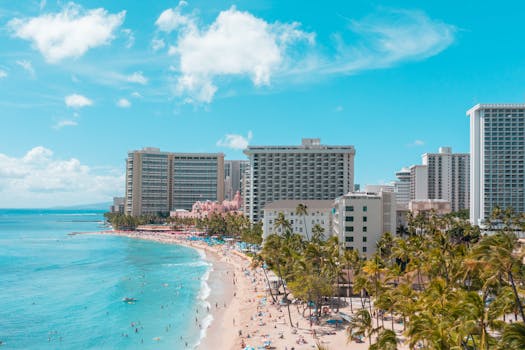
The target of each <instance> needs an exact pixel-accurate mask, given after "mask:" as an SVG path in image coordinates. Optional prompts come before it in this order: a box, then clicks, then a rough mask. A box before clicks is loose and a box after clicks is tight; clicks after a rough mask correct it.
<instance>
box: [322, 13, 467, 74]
mask: <svg viewBox="0 0 525 350" xmlns="http://www.w3.org/2000/svg"><path fill="white" fill-rule="evenodd" d="M350 29H351V30H352V31H353V32H354V33H355V34H357V35H358V37H359V41H358V42H357V43H354V44H352V45H348V44H346V43H345V42H344V41H343V39H342V38H341V36H335V37H334V38H335V40H336V43H337V46H338V52H337V57H338V58H337V59H335V60H331V61H330V62H329V63H327V64H325V65H324V67H323V66H320V67H318V68H319V69H320V70H321V71H323V72H325V73H355V72H359V71H363V70H368V69H376V68H387V67H391V66H394V65H396V64H399V63H401V62H406V61H417V60H422V59H426V58H428V57H431V56H434V55H436V54H438V53H440V52H441V51H443V50H445V49H446V48H447V47H449V46H450V45H451V44H452V43H453V42H454V40H455V33H456V30H457V29H456V27H455V26H453V25H450V24H447V23H444V22H441V21H439V20H434V19H431V18H429V17H428V16H427V15H426V14H425V13H424V12H422V11H411V10H393V9H382V10H381V11H379V12H378V13H375V14H373V15H370V16H368V17H366V18H364V19H362V20H360V21H356V20H351V21H350Z"/></svg>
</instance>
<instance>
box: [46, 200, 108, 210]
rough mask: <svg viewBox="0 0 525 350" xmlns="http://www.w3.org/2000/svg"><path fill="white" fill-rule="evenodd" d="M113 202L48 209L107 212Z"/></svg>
mask: <svg viewBox="0 0 525 350" xmlns="http://www.w3.org/2000/svg"><path fill="white" fill-rule="evenodd" d="M112 204H113V202H102V203H91V204H79V205H70V206H59V207H52V208H49V209H61V210H64V209H66V210H67V209H71V210H109V207H110V206H111V205H112Z"/></svg>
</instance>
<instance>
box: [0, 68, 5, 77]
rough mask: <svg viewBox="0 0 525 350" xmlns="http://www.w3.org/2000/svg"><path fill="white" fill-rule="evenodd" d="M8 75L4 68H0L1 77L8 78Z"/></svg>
mask: <svg viewBox="0 0 525 350" xmlns="http://www.w3.org/2000/svg"><path fill="white" fill-rule="evenodd" d="M6 77H7V72H6V71H5V70H3V69H0V79H3V78H6Z"/></svg>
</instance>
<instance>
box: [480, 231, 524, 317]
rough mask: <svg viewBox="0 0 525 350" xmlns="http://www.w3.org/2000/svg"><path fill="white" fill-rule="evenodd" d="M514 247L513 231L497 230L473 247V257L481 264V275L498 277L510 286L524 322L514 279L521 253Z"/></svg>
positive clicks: (517, 273)
mask: <svg viewBox="0 0 525 350" xmlns="http://www.w3.org/2000/svg"><path fill="white" fill-rule="evenodd" d="M516 248H517V238H516V236H515V234H514V233H512V232H498V233H496V234H494V235H491V236H486V237H484V238H483V239H482V240H481V241H480V242H479V244H478V245H477V246H476V247H474V249H473V257H474V258H475V259H476V260H477V261H478V262H479V263H480V265H481V266H482V270H483V275H484V277H485V278H486V279H489V278H492V279H499V280H502V281H503V282H504V283H508V284H509V285H510V286H511V288H512V291H513V293H514V298H515V301H516V305H517V307H518V310H519V313H520V315H521V319H522V322H525V312H524V310H523V305H522V303H521V298H520V296H519V293H518V290H517V287H516V281H515V278H516V276H517V275H519V270H520V268H521V266H522V263H521V258H522V255H523V254H519V255H518V254H516V253H515V249H516ZM505 279H506V281H505Z"/></svg>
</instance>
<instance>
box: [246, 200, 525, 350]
mask: <svg viewBox="0 0 525 350" xmlns="http://www.w3.org/2000/svg"><path fill="white" fill-rule="evenodd" d="M464 217H465V213H462V214H461V215H456V214H455V215H446V216H437V215H435V214H434V213H431V214H428V215H417V216H413V217H410V218H409V223H408V227H406V228H403V230H402V231H403V236H395V237H394V236H392V235H391V234H385V235H383V237H382V238H381V240H380V241H379V242H378V244H377V252H376V253H375V254H374V255H373V256H371V257H370V258H369V259H367V260H365V259H363V258H362V257H360V256H359V255H358V253H357V252H356V251H352V250H344V249H341V245H340V243H339V242H338V240H337V238H335V237H330V238H328V239H327V240H326V241H325V240H323V239H322V238H323V237H322V230H319V228H314V229H312V239H311V240H306V239H304V238H303V236H302V235H299V234H295V233H293V232H292V230H291V225H290V223H289V222H287V220H286V219H285V217H284V215H282V214H278V216H277V218H276V219H275V227H276V228H280V229H281V231H280V232H282V234H279V235H277V234H274V235H270V236H269V237H268V238H267V239H266V240H265V242H264V246H263V250H262V252H261V255H260V256H259V257H258V258H257V259H256V260H258V261H259V264H260V265H262V266H265V265H264V262H265V263H266V264H267V266H268V267H269V268H270V269H272V270H273V271H274V272H275V274H276V275H277V276H278V278H279V279H280V281H281V285H282V286H283V287H282V289H283V292H284V298H283V300H284V301H285V302H287V304H288V306H289V297H290V295H293V297H294V298H297V299H299V300H301V301H303V303H302V305H303V316H304V315H305V313H306V311H309V313H310V315H312V313H313V315H315V316H317V317H321V316H322V308H323V307H324V306H329V307H331V308H332V309H334V308H338V303H337V302H336V301H337V299H338V298H339V290H338V289H339V288H338V285H339V282H340V280H341V279H342V278H344V279H346V280H347V281H350V284H351V290H350V289H348V290H347V292H346V293H347V294H346V295H347V296H349V295H350V293H351V294H352V295H354V296H358V297H359V298H360V300H361V307H360V308H356V309H357V310H352V312H353V313H354V316H353V319H352V322H351V323H350V325H349V327H348V329H347V332H348V337H349V342H351V341H356V340H357V339H358V338H359V339H360V338H366V339H367V340H368V342H369V344H370V348H371V349H397V344H398V339H397V338H396V334H395V332H394V327H395V323H398V324H399V325H400V326H401V325H402V327H403V330H404V335H405V337H406V338H407V342H408V344H409V346H410V348H411V349H415V348H425V349H439V350H445V349H480V350H481V349H491V348H492V349H500V348H501V349H503V348H505V349H524V348H525V314H524V310H523V303H524V298H523V296H524V292H525V268H524V266H523V264H522V261H523V258H524V256H525V254H524V252H523V249H522V248H521V246H520V245H519V243H518V240H517V238H516V234H515V233H516V231H517V230H522V231H523V230H525V215H523V214H521V215H518V214H516V213H514V212H513V211H512V210H505V211H502V210H499V209H498V208H496V210H495V211H494V214H493V215H492V217H491V218H490V220H488V224H489V227H490V228H491V230H492V232H491V234H490V235H486V236H482V235H481V233H480V231H479V228H477V227H474V226H471V225H470V224H469V223H468V222H467V221H466V220H464ZM262 261H264V262H262ZM272 297H274V296H273V295H272ZM509 315H511V318H512V320H513V321H514V323H508V321H509ZM310 319H312V317H310ZM385 321H386V323H385ZM389 321H390V322H389ZM289 323H290V325H291V326H293V324H294V322H293V320H292V319H291V317H290V316H289ZM374 340H375V342H374Z"/></svg>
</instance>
